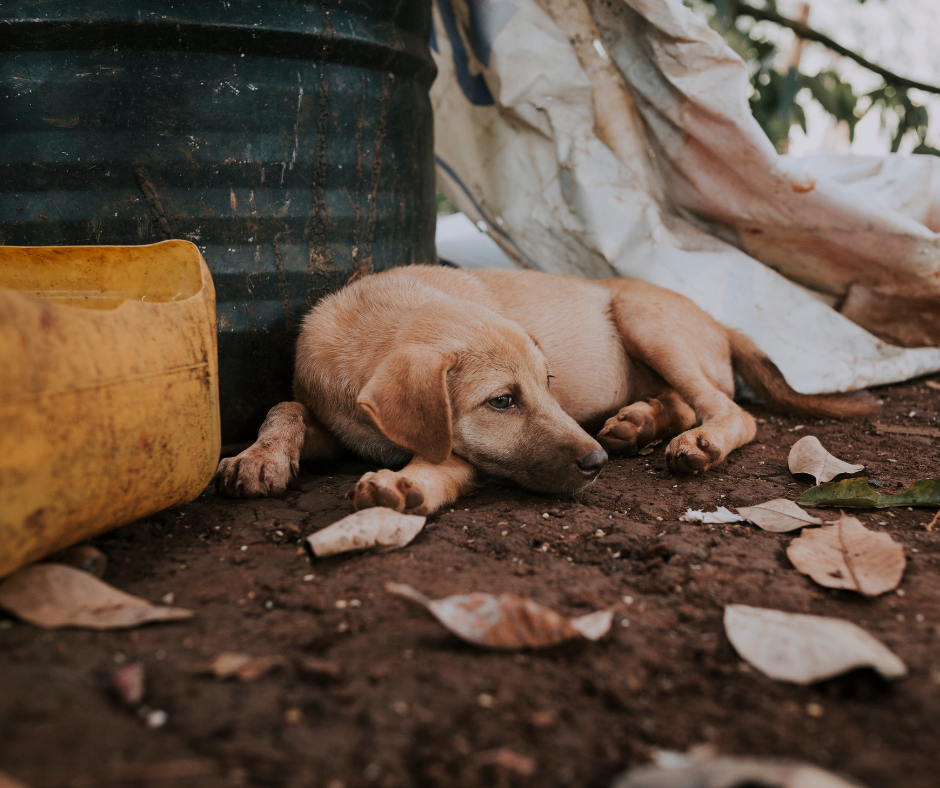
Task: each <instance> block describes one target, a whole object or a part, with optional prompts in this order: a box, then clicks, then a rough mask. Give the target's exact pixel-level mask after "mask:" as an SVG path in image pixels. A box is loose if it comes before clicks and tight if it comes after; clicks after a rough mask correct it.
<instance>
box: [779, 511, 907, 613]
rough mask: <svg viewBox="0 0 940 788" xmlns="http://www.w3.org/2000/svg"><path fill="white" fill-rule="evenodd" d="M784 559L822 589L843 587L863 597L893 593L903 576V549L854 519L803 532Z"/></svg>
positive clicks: (845, 517) (846, 518)
mask: <svg viewBox="0 0 940 788" xmlns="http://www.w3.org/2000/svg"><path fill="white" fill-rule="evenodd" d="M787 557H788V558H789V559H790V561H792V562H793V566H795V567H796V568H797V570H799V571H800V572H802V573H803V574H804V575H809V576H810V577H811V578H813V580H815V581H816V582H817V583H819V585H821V586H826V588H847V589H849V590H850V591H858V592H859V593H862V594H865V596H878V595H879V594H884V593H886V592H888V591H893V590H894V589H895V588H897V587H898V584H899V583H900V582H901V576H902V575H903V574H904V566H905V564H906V562H905V560H904V548H903V547H902V546H901V545H900V544H899V543H898V542H895V541H894V539H892V538H891V537H890V536H888V534H884V533H877V532H875V531H869V530H868V529H867V528H866V527H865V526H864V525H862V524H861V523H860V522H859V521H858V520H856V519H855V518H854V517H847V516H846V515H844V514H843V515H841V516H840V517H839V520H838V522H836V523H835V525H827V526H824V527H822V528H813V529H808V530H806V531H803V533H802V534H801V535H800V538H799V539H794V540H793V541H792V542H790V546H789V547H788V548H787Z"/></svg>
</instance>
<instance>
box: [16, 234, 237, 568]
mask: <svg viewBox="0 0 940 788" xmlns="http://www.w3.org/2000/svg"><path fill="white" fill-rule="evenodd" d="M219 449H220V436H219V388H218V356H217V352H216V330H215V290H214V288H213V286H212V279H211V277H210V275H209V270H208V269H207V268H206V264H205V261H204V260H203V259H202V256H201V255H200V254H199V250H198V249H196V247H195V246H193V245H192V244H191V243H188V242H186V241H166V242H164V243H159V244H154V245H152V246H81V247H78V246H72V247H62V246H60V247H11V246H0V577H2V576H3V575H5V574H7V573H9V572H11V571H13V570H14V569H16V568H17V567H19V566H22V565H23V564H26V563H29V562H31V561H34V560H36V559H39V558H41V557H42V556H44V555H46V554H48V553H50V552H53V551H55V550H58V549H61V548H63V547H67V546H68V545H70V544H74V543H75V542H78V541H81V540H82V539H86V538H88V537H90V536H92V535H94V534H98V533H101V532H102V531H106V530H108V529H110V528H115V527H117V526H119V525H123V524H124V523H128V522H131V521H133V520H136V519H137V518H139V517H143V516H146V515H148V514H152V513H153V512H156V511H159V510H161V509H165V508H167V507H169V506H174V505H177V504H182V503H185V502H187V501H191V500H192V499H193V498H195V497H196V496H197V495H199V493H200V492H201V491H202V490H203V489H204V488H205V486H206V484H207V483H208V482H209V480H210V478H211V477H212V473H213V471H214V470H215V466H216V463H217V461H218V457H219Z"/></svg>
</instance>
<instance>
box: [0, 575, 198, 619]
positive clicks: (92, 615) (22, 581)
mask: <svg viewBox="0 0 940 788" xmlns="http://www.w3.org/2000/svg"><path fill="white" fill-rule="evenodd" d="M0 608H2V609H4V610H6V611H7V612H9V613H12V614H13V615H15V616H17V617H18V618H21V619H22V620H23V621H26V622H28V623H30V624H34V625H36V626H38V627H44V628H45V629H58V628H59V627H80V628H84V629H127V628H129V627H136V626H140V625H141V624H148V623H150V622H153V621H180V620H182V619H184V618H192V616H193V611H192V610H184V609H183V608H181V607H166V606H164V605H152V604H150V603H149V602H148V601H147V600H145V599H141V598H140V597H136V596H131V595H130V594H125V593H124V592H123V591H118V590H117V589H116V588H113V587H111V586H109V585H108V584H107V583H104V582H102V581H101V580H99V579H98V578H97V577H95V576H94V575H92V574H89V573H88V572H83V571H82V570H81V569H76V568H74V567H72V566H65V565H64V564H33V565H32V566H27V567H25V568H23V569H20V570H19V571H17V572H14V573H13V574H12V575H10V576H9V577H8V578H7V579H6V580H4V581H3V583H2V584H0Z"/></svg>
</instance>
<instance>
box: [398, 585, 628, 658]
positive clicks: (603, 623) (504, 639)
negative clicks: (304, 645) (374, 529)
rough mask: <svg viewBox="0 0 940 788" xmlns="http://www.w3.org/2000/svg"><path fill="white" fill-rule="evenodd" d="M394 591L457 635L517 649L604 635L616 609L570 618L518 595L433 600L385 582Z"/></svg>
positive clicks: (468, 596) (402, 586) (471, 641)
mask: <svg viewBox="0 0 940 788" xmlns="http://www.w3.org/2000/svg"><path fill="white" fill-rule="evenodd" d="M385 588H386V589H387V590H388V591H390V592H391V593H393V594H397V595H398V596H402V597H405V599H410V600H412V601H414V602H417V603H418V604H419V605H422V606H424V607H425V608H427V609H428V610H429V611H430V612H431V614H432V615H433V616H434V617H435V618H436V619H437V620H438V621H440V622H441V623H442V624H443V625H444V626H445V627H446V628H447V629H449V630H450V631H451V632H453V633H454V634H455V635H457V637H459V638H461V639H463V640H466V641H467V642H468V643H473V644H474V645H476V646H485V647H486V648H495V649H507V650H515V649H522V648H540V647H542V646H553V645H555V644H557V643H563V642H565V641H566V640H574V639H575V638H585V639H587V640H599V639H600V638H602V637H603V636H604V635H606V634H607V633H608V632H609V631H610V624H611V621H612V620H613V616H614V612H613V610H599V611H597V612H596V613H590V614H588V615H586V616H579V617H578V618H565V617H564V616H561V615H559V614H558V613H556V612H555V611H554V610H551V609H549V608H547V607H543V606H542V605H539V604H536V603H535V602H533V601H532V600H531V599H526V598H525V597H521V596H516V595H515V594H500V595H498V596H497V595H496V594H479V593H478V594H462V595H460V596H449V597H445V598H444V599H437V600H431V599H428V598H427V597H426V596H425V595H424V594H422V593H421V592H419V591H416V590H415V589H413V588H412V587H411V586H407V585H403V584H401V583H386V584H385Z"/></svg>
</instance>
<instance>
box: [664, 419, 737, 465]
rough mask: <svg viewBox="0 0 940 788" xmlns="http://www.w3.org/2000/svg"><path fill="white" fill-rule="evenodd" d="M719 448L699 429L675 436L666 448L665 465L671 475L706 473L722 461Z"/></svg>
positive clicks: (722, 454)
mask: <svg viewBox="0 0 940 788" xmlns="http://www.w3.org/2000/svg"><path fill="white" fill-rule="evenodd" d="M724 456H725V455H724V452H722V450H721V447H720V446H718V445H716V444H715V443H714V442H712V441H710V440H709V439H708V438H706V437H705V434H704V433H703V431H702V430H701V428H699V429H695V430H689V431H688V432H683V433H682V434H681V435H677V436H676V437H675V438H673V439H672V441H670V443H669V446H668V447H667V448H666V465H668V466H669V470H670V471H672V472H673V473H698V472H699V471H707V470H708V469H709V468H711V467H712V466H713V465H717V464H718V463H719V462H721V461H722V460H723V459H724Z"/></svg>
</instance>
